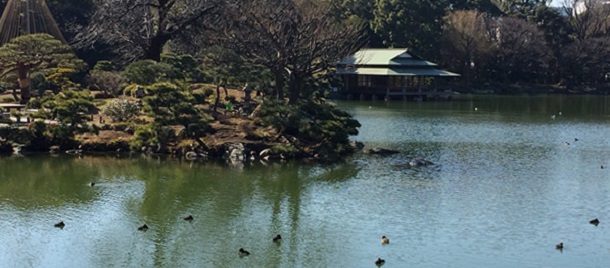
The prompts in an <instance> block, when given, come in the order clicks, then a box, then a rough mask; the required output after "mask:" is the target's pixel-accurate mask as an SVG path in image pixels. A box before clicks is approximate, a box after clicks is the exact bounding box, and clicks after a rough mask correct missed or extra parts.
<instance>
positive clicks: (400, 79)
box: [389, 76, 405, 88]
mask: <svg viewBox="0 0 610 268" xmlns="http://www.w3.org/2000/svg"><path fill="white" fill-rule="evenodd" d="M389 86H390V87H391V88H402V87H404V86H405V77H404V76H390V78H389Z"/></svg>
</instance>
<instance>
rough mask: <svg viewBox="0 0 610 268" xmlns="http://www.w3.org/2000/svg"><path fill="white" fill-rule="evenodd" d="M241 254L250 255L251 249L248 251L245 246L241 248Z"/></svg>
mask: <svg viewBox="0 0 610 268" xmlns="http://www.w3.org/2000/svg"><path fill="white" fill-rule="evenodd" d="M239 255H242V256H248V255H250V251H247V250H245V249H244V248H240V249H239Z"/></svg>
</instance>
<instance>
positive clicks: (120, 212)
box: [0, 95, 610, 268]
mask: <svg viewBox="0 0 610 268" xmlns="http://www.w3.org/2000/svg"><path fill="white" fill-rule="evenodd" d="M606 102H607V98H606V97H604V96H570V97H565V96H549V97H546V96H543V97H496V96H483V97H473V96H468V95H461V96H459V98H457V99H456V100H454V101H452V102H436V103H432V102H430V103H415V102H405V103H403V102H395V103H385V102H339V106H340V107H342V108H343V109H346V110H348V111H350V112H351V113H352V114H353V115H354V116H355V118H356V119H358V120H359V121H360V122H361V124H362V128H361V129H360V134H359V135H358V136H357V137H353V139H354V140H358V141H362V142H364V143H365V144H366V146H367V148H372V147H383V148H391V149H396V150H399V151H400V152H401V153H399V154H396V155H393V156H389V157H377V156H368V155H365V154H361V153H360V154H356V155H354V156H353V157H350V158H348V159H346V160H345V161H343V162H342V163H338V164H332V165H318V164H297V163H268V164H265V165H263V164H246V165H244V166H230V165H226V164H221V163H210V162H195V163H192V162H178V161H176V160H159V159H155V158H146V157H141V156H135V157H131V158H130V157H91V156H85V157H81V158H78V157H71V156H70V157H68V156H62V157H50V156H26V157H14V156H12V157H4V158H0V267H375V264H374V261H375V259H376V258H378V257H381V258H383V259H385V260H386V264H385V265H384V266H383V267H384V268H385V267H607V266H608V265H610V236H609V234H610V202H609V201H610V176H609V175H610V139H609V138H608V135H609V134H610V124H609V123H610V116H609V115H610V111H609V110H608V109H607V108H606ZM553 115H555V118H554V119H553V117H552V116H553ZM575 139H578V141H576V140H575ZM567 143H569V145H568V144H567ZM365 149H366V148H365ZM411 157H423V158H426V159H428V160H430V161H432V162H434V163H436V165H434V166H430V167H421V168H410V167H409V165H408V160H409V159H410V158H411ZM602 166H608V168H606V169H602V168H601V167H602ZM92 181H94V182H96V185H95V186H93V187H89V185H88V184H89V182H92ZM187 215H193V217H194V220H193V221H192V222H188V221H185V220H183V218H184V217H185V216H187ZM593 218H599V220H600V221H601V223H600V224H599V226H593V225H591V224H589V220H591V219H593ZM59 221H64V222H65V224H66V226H65V227H64V228H63V229H60V228H56V227H54V226H53V225H54V224H55V223H57V222H59ZM142 224H147V225H148V226H149V227H150V228H149V230H148V231H146V232H142V231H138V230H137V228H138V226H140V225H142ZM276 234H281V235H282V237H283V240H282V241H281V242H280V243H274V242H272V240H271V238H272V237H274V236H275V235H276ZM382 235H386V236H388V237H389V238H390V239H391V243H390V244H389V245H385V246H382V245H381V244H380V238H381V236H382ZM559 242H563V243H564V244H565V248H564V250H563V251H558V250H556V249H555V244H557V243H559ZM241 247H243V248H246V249H247V250H249V251H250V252H251V253H252V254H251V255H250V256H247V257H240V256H239V255H238V249H239V248H241Z"/></svg>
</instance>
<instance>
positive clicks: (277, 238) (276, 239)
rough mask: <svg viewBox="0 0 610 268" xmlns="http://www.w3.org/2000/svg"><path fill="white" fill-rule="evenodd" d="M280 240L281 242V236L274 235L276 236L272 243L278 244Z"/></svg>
mask: <svg viewBox="0 0 610 268" xmlns="http://www.w3.org/2000/svg"><path fill="white" fill-rule="evenodd" d="M281 240H282V236H281V235H276V236H275V237H274V238H273V242H280V241H281Z"/></svg>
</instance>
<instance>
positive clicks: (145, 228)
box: [138, 224, 148, 231]
mask: <svg viewBox="0 0 610 268" xmlns="http://www.w3.org/2000/svg"><path fill="white" fill-rule="evenodd" d="M146 230H148V225H146V224H144V225H142V226H140V227H138V231H146Z"/></svg>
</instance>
